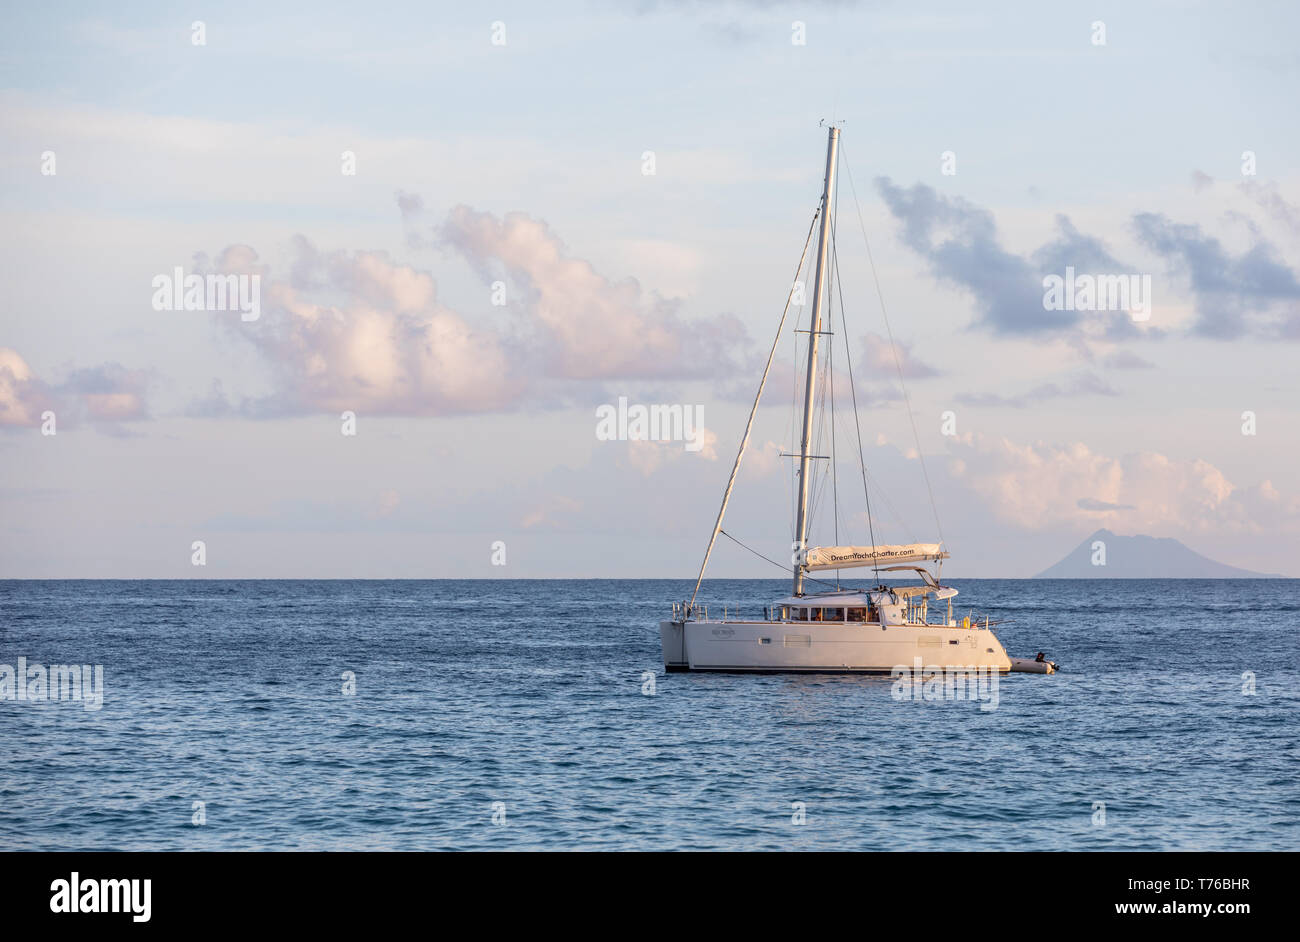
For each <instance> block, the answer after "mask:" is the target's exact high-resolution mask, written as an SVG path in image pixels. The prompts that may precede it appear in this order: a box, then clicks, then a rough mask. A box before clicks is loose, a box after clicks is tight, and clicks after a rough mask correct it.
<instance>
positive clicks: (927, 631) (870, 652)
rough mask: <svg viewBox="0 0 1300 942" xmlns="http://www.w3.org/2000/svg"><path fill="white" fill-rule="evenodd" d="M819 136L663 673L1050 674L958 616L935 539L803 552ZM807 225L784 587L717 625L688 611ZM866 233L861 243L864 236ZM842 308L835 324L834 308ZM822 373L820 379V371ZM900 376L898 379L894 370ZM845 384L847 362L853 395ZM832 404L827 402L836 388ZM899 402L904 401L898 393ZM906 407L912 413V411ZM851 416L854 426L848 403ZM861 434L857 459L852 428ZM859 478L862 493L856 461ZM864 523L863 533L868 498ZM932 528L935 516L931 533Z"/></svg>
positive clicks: (828, 199)
mask: <svg viewBox="0 0 1300 942" xmlns="http://www.w3.org/2000/svg"><path fill="white" fill-rule="evenodd" d="M827 137H828V140H827V145H826V173H825V177H824V181H823V187H822V195H821V200H820V202H819V205H818V207H817V210H816V213H815V214H814V216H813V223H812V225H810V226H809V231H808V239H807V240H805V243H804V255H803V257H802V258H801V259H800V262H799V267H798V268H797V270H796V274H795V277H796V281H795V283H794V285H792V288H791V294H790V296H788V297H787V299H786V307H785V312H783V313H782V316H781V325H780V326H779V327H778V328H777V339H776V340H775V341H773V345H772V351H771V352H770V353H769V354H768V359H767V365H766V366H765V367H764V369H763V376H762V379H761V380H760V382H759V386H758V393H757V395H756V396H755V397H754V405H753V407H752V408H751V410H750V414H749V422H748V424H747V425H746V427H745V434H744V436H743V437H742V439H741V443H740V449H739V451H738V452H737V454H736V461H735V464H734V465H733V466H732V470H731V478H730V479H729V480H728V482H727V487H726V490H725V491H724V493H723V498H722V506H721V507H720V508H719V510H718V517H717V520H716V521H715V523H714V526H713V534H712V536H711V537H710V539H709V544H708V548H707V549H706V550H705V553H704V561H703V563H702V564H701V565H700V573H699V577H698V578H697V579H696V582H695V590H694V592H692V593H691V597H690V599H689V600H687V601H683V602H677V603H673V609H672V617H671V619H669V620H667V621H663V622H660V624H659V635H660V640H661V642H662V644H663V658H664V667H665V669H666V670H669V671H687V670H690V671H735V672H767V673H778V672H781V673H783V672H798V673H826V672H831V673H846V672H847V673H864V674H875V673H883V674H890V673H894V672H895V671H896V670H898V669H899V668H902V669H905V670H909V671H910V670H912V669H913V668H914V666H915V667H917V668H920V669H921V670H922V671H924V672H939V671H943V672H948V671H958V670H962V671H965V670H970V671H976V670H978V671H993V672H997V673H1008V672H1011V671H1024V672H1030V673H1043V674H1050V673H1054V672H1055V671H1056V670H1057V665H1056V664H1055V662H1053V661H1050V660H1047V659H1046V658H1045V657H1044V655H1043V654H1041V653H1040V654H1039V655H1038V656H1037V657H1036V658H1032V659H1030V658H1012V657H1009V656H1008V655H1007V652H1006V650H1005V649H1004V648H1003V647H1002V643H1001V642H1000V641H999V640H998V638H997V636H996V635H995V633H994V631H993V628H994V625H995V624H996V623H995V622H993V621H992V620H991V619H989V618H988V617H987V616H986V617H985V618H984V619H983V620H982V623H981V620H980V619H979V618H972V617H971V615H967V616H966V617H964V618H962V619H961V620H960V621H958V620H957V617H956V616H955V615H954V613H953V603H952V600H953V598H954V597H955V596H956V595H957V590H956V589H955V588H952V587H951V586H945V585H943V584H942V581H941V576H942V566H943V561H944V560H945V559H948V558H949V555H948V553H947V552H946V551H945V550H944V548H943V543H942V540H940V541H939V542H934V543H908V544H883V545H877V544H875V543H874V542H873V543H872V544H871V545H866V546H817V547H809V546H808V530H809V525H810V519H809V518H810V515H809V486H810V480H811V478H812V476H813V464H812V463H813V461H815V460H819V459H824V458H825V457H826V456H820V455H815V454H813V447H814V444H815V442H814V439H815V432H814V412H815V406H816V403H817V390H818V373H819V364H818V347H819V339H820V338H821V336H822V335H823V334H829V333H831V331H829V330H823V327H830V326H831V325H830V324H829V323H825V321H826V320H827V318H825V317H824V313H825V310H826V308H827V304H828V299H827V294H828V293H829V291H830V278H829V277H828V273H827V267H828V253H829V252H830V251H833V250H832V249H831V248H830V244H831V243H832V241H833V239H834V228H833V226H832V215H833V212H834V205H835V203H834V193H835V176H836V164H837V161H838V152H839V140H840V129H839V128H838V127H835V126H831V127H830V128H829V131H828V135H827ZM814 227H817V228H818V238H817V253H816V263H815V267H814V269H813V271H812V273H811V277H812V279H813V298H812V308H811V323H810V324H809V327H808V329H807V331H806V332H807V334H808V341H807V343H808V366H807V370H806V373H805V374H804V395H803V425H802V434H801V437H800V450H799V453H798V454H797V455H789V456H787V457H792V458H795V457H797V458H798V459H799V472H798V498H797V502H796V504H795V507H796V509H797V519H796V524H795V535H794V554H793V556H792V564H793V572H794V586H793V591H792V592H791V594H790V595H789V596H788V597H786V598H782V599H777V600H776V601H775V602H773V603H772V604H771V605H770V606H768V607H767V608H766V609H765V611H764V612H763V617H762V618H754V619H744V618H734V617H731V618H729V617H727V612H726V611H725V610H724V613H723V617H722V618H720V619H719V618H710V617H709V612H708V608H707V606H700V605H697V603H696V600H697V598H698V596H699V592H700V585H701V583H702V582H703V579H704V571H705V569H706V567H707V566H708V563H709V557H710V555H711V554H712V552H713V546H714V543H715V542H716V540H717V538H718V535H719V534H720V533H724V532H725V531H723V529H722V523H723V517H724V515H725V514H726V511H727V503H728V501H729V500H730V498H731V492H732V489H733V487H734V486H735V483H736V477H737V475H738V473H739V471H740V466H741V461H742V459H743V458H744V455H745V449H746V447H747V445H748V444H749V437H750V432H751V431H752V429H753V425H754V417H755V415H756V413H757V411H758V404H759V400H760V399H761V398H762V395H763V388H764V386H765V385H766V383H767V378H768V373H769V372H770V370H771V367H772V360H773V357H774V355H775V353H776V349H777V345H778V343H779V341H780V337H781V333H782V330H783V328H784V325H785V320H786V315H787V314H788V312H789V310H790V304H791V299H792V298H793V296H794V291H795V288H796V287H797V286H798V276H799V273H800V272H802V271H803V270H804V263H805V261H806V258H807V252H808V242H809V241H810V240H811V238H812V232H813V228H814ZM863 234H864V236H865V229H864V233H863ZM873 268H874V266H873ZM840 308H841V316H843V313H844V312H843V304H842V303H841V305H840ZM882 311H883V303H882ZM886 323H888V322H887V321H886ZM891 336H892V332H891ZM820 371H821V372H828V371H829V363H827V364H826V365H825V366H824V367H823V368H822V370H820ZM899 380H900V382H902V370H901V368H900V369H899ZM852 385H853V381H852V365H851V362H850V367H849V386H850V388H852ZM854 395H855V396H856V392H854ZM830 396H831V400H832V404H833V400H834V390H833V389H832V390H831V393H830ZM824 397H825V393H824V391H823V398H824ZM904 401H907V400H906V395H905V396H904ZM908 408H909V410H910V404H909V405H908ZM854 414H855V425H856V424H857V423H856V414H857V408H856V399H855V406H854ZM832 425H833V422H832ZM858 433H859V446H858V450H859V460H861V429H860V428H859V429H858ZM917 452H918V458H920V460H921V461H924V458H923V457H922V456H920V447H919V442H918V447H917ZM862 477H863V486H864V492H866V482H867V475H866V468H865V465H864V466H863V475H862ZM927 483H928V478H927ZM867 521H868V525H870V524H871V509H870V495H869V492H868V493H867ZM937 522H938V517H937V514H936V527H937ZM733 539H734V538H733ZM760 555H761V554H760ZM862 567H870V568H871V569H872V570H873V571H874V574H875V581H876V583H877V584H876V585H875V586H874V587H872V588H864V589H845V588H842V587H841V586H840V584H839V583H838V580H837V582H836V583H835V584H833V586H831V588H830V590H829V591H819V592H805V581H817V580H816V577H814V576H810V575H809V573H817V572H829V571H831V570H835V571H837V572H838V571H839V570H842V569H854V568H862ZM898 573H912V574H913V578H916V577H919V579H920V584H919V585H915V584H909V585H890V584H886V582H885V579H886V578H887V577H886V575H885V574H898ZM889 578H893V577H889ZM941 603H946V605H943V604H941Z"/></svg>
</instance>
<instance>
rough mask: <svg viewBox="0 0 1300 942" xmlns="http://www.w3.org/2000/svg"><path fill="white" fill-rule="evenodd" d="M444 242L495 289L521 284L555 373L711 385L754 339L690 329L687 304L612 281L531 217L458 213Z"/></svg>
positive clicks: (538, 342) (724, 325)
mask: <svg viewBox="0 0 1300 942" xmlns="http://www.w3.org/2000/svg"><path fill="white" fill-rule="evenodd" d="M439 235H440V237H441V239H442V242H443V243H444V244H445V245H447V246H449V247H451V248H452V249H454V250H456V251H457V252H459V253H460V254H461V255H462V256H463V257H464V258H465V259H466V260H467V261H468V262H469V263H470V264H471V265H473V266H474V268H475V269H476V270H478V271H479V273H480V274H481V275H482V277H483V279H484V281H485V282H487V283H489V284H490V283H492V282H494V281H497V280H499V279H500V275H501V274H505V275H506V276H507V277H509V278H510V279H511V280H512V281H514V282H515V285H516V286H517V287H518V288H519V289H520V290H521V291H522V293H523V298H522V301H521V302H520V303H519V304H517V305H514V309H515V310H517V311H520V312H522V313H523V314H524V315H525V317H526V318H527V321H528V324H529V327H530V328H531V329H532V331H533V332H534V335H535V343H534V344H533V346H534V350H535V352H536V354H537V355H539V356H540V357H541V358H542V361H543V363H544V366H545V370H546V372H547V373H548V375H551V376H557V377H564V378H568V379H614V378H622V379H635V378H663V377H688V378H689V377H695V378H703V377H708V376H712V375H715V374H719V373H729V372H731V371H733V370H734V368H735V354H736V350H737V348H738V347H739V346H740V345H742V344H743V343H744V342H745V341H746V335H745V331H744V328H743V326H742V325H741V323H740V321H739V320H738V319H737V318H735V317H731V316H727V315H723V316H719V317H716V318H714V319H712V320H711V321H693V322H687V321H684V320H682V319H681V318H680V316H679V315H678V308H679V305H678V303H677V302H674V301H671V300H668V299H665V298H662V297H660V296H658V295H656V294H654V293H647V292H644V291H642V289H641V286H640V284H639V283H638V282H637V281H636V279H634V278H624V279H622V280H620V281H611V280H610V279H608V278H606V277H605V276H603V275H601V274H600V273H599V272H597V271H596V270H595V269H594V268H592V266H591V265H590V264H589V263H588V262H586V261H583V260H582V259H578V258H574V257H572V256H570V255H568V254H567V253H566V251H565V249H564V246H563V245H562V243H561V242H560V240H559V239H558V238H557V237H556V236H555V234H554V233H553V232H551V230H550V228H549V227H548V226H547V225H546V223H544V222H542V221H541V220H538V219H534V218H532V217H530V216H528V215H526V214H524V213H509V214H507V215H506V216H505V217H504V218H497V217H495V216H493V215H491V214H490V213H484V212H476V211H475V210H473V209H471V208H470V207H468V206H457V207H455V208H454V209H452V211H451V213H450V214H449V215H448V218H447V220H446V222H445V223H444V224H443V225H442V227H441V228H440V231H439Z"/></svg>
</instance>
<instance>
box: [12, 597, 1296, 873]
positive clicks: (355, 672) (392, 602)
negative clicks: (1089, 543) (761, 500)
mask: <svg viewBox="0 0 1300 942" xmlns="http://www.w3.org/2000/svg"><path fill="white" fill-rule="evenodd" d="M953 584H954V585H955V586H956V587H957V588H958V589H959V590H960V592H961V594H960V596H959V597H958V599H957V603H959V604H958V606H957V609H956V614H957V615H958V617H964V616H965V615H966V614H968V613H970V612H973V613H974V614H975V615H976V617H977V618H982V617H983V616H985V615H987V616H989V617H990V618H992V619H993V620H995V621H998V622H999V623H1000V624H999V625H998V626H997V628H996V631H997V633H998V635H999V637H1000V638H1001V639H1002V641H1003V643H1004V645H1005V647H1006V648H1007V651H1008V653H1010V654H1012V655H1013V656H1031V657H1032V656H1033V655H1035V654H1036V653H1037V652H1039V651H1043V652H1046V655H1047V656H1048V657H1049V658H1052V659H1054V660H1056V661H1057V662H1059V663H1060V664H1061V665H1062V668H1063V670H1062V672H1061V673H1059V674H1055V675H1051V676H1045V675H1036V674H1013V675H1010V676H1008V677H1005V678H1002V679H1001V680H1000V681H999V683H998V687H997V691H996V693H997V695H996V702H995V701H994V699H989V698H986V699H984V700H979V699H971V698H966V699H959V698H955V697H954V698H951V699H945V698H943V697H941V696H938V695H936V696H934V697H930V698H927V697H924V696H915V697H911V696H905V695H904V694H905V693H906V691H907V688H906V687H905V686H904V684H903V683H902V682H900V681H896V680H894V679H891V678H890V677H887V676H885V677H867V676H852V675H816V676H800V675H762V676H751V675H736V674H718V675H713V674H681V673H674V674H665V673H664V671H663V664H662V660H661V655H660V650H659V632H658V623H659V621H660V620H661V619H664V618H667V617H668V616H669V614H670V606H671V603H672V602H674V601H681V600H682V599H683V598H685V597H688V596H689V594H690V589H691V584H690V583H689V582H687V581H674V580H574V581H565V580H537V581H532V580H519V581H510V580H477V581H369V580H366V581H188V580H185V581H76V580H71V581H5V582H0V688H3V687H4V680H5V668H4V665H8V667H9V668H10V674H11V675H12V681H11V683H10V686H9V688H8V691H9V693H10V695H12V696H13V699H0V756H2V757H3V760H2V761H0V850H196V851H199V850H203V851H206V850H334V851H344V850H403V851H415V850H450V849H461V850H490V851H511V850H637V851H665V850H677V851H697V850H868V851H907V850H927V851H928V850H944V851H950V850H958V851H960V850H972V851H976V850H1051V851H1112V850H1161V851H1163V850H1233V851H1240V850H1292V851H1293V850H1297V849H1300V787H1298V785H1297V773H1298V772H1300V747H1298V745H1297V740H1298V738H1300V737H1298V736H1297V729H1298V725H1297V720H1298V719H1300V709H1298V708H1300V684H1298V683H1297V681H1298V680H1300V676H1298V671H1297V663H1296V657H1297V654H1298V653H1300V651H1298V645H1297V643H1296V642H1297V637H1298V636H1297V634H1292V633H1291V632H1296V631H1297V628H1298V627H1300V624H1298V622H1300V580H1284V579H1277V580H1204V581H1198V580H1151V581H1147V580H1122V579H1114V580H996V579H988V580H965V581H962V580H958V581H955V582H954V583H953ZM788 591H789V583H788V582H787V581H785V580H777V581H765V580H735V581H732V580H708V581H706V582H705V585H704V588H703V590H702V593H701V600H702V601H705V602H707V603H708V604H709V607H710V612H711V613H712V614H714V615H716V614H719V613H720V611H721V609H722V608H723V606H727V608H728V610H729V611H730V612H732V613H736V612H738V613H739V614H741V615H746V616H757V615H761V613H762V610H763V607H764V605H766V604H769V603H770V602H772V601H773V600H775V599H777V598H779V597H781V596H783V595H786V594H788ZM20 659H23V663H24V664H25V666H26V667H25V669H26V672H27V677H28V678H31V677H33V676H34V675H33V671H35V667H36V666H39V667H42V668H44V669H45V671H46V672H47V673H48V672H49V668H51V667H54V666H56V665H86V670H85V671H84V675H85V677H84V679H85V680H86V681H87V683H84V684H83V690H82V692H83V693H85V694H86V695H85V696H83V697H82V699H81V700H75V699H71V695H72V688H71V684H70V682H69V683H65V684H61V685H59V690H58V692H59V693H60V694H61V695H62V697H61V698H60V699H53V698H52V697H53V693H54V690H53V688H52V687H51V686H50V685H49V684H47V685H46V687H47V689H46V690H45V693H44V696H43V697H41V696H38V695H36V694H38V693H39V691H38V690H34V689H33V688H32V686H31V685H32V683H33V682H32V680H30V679H20V678H19V677H18V675H17V668H18V665H19V663H20ZM98 669H102V672H100V676H102V681H101V683H100V684H98V685H97V684H95V683H94V677H95V676H96V674H97V671H98ZM19 684H25V685H26V686H25V687H24V690H23V693H24V695H25V698H24V699H19V698H18V696H17V691H16V688H17V686H18V685H19ZM93 691H97V692H98V695H99V696H100V697H102V699H100V700H99V702H97V703H96V702H95V700H94V697H93V696H90V694H89V692H93ZM913 692H915V691H914V688H913ZM0 696H4V692H3V690H0ZM990 704H993V706H991V707H990Z"/></svg>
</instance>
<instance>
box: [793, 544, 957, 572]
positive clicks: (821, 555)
mask: <svg viewBox="0 0 1300 942" xmlns="http://www.w3.org/2000/svg"><path fill="white" fill-rule="evenodd" d="M947 558H948V554H947V553H945V552H944V551H943V544H941V543H899V544H891V545H887V546H814V547H811V548H810V549H809V550H808V558H807V562H806V563H805V564H804V568H805V569H807V570H808V571H810V572H815V571H817V570H819V569H852V568H853V567H855V566H880V565H887V564H894V565H897V564H899V563H925V562H938V561H939V560H941V559H947Z"/></svg>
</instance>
